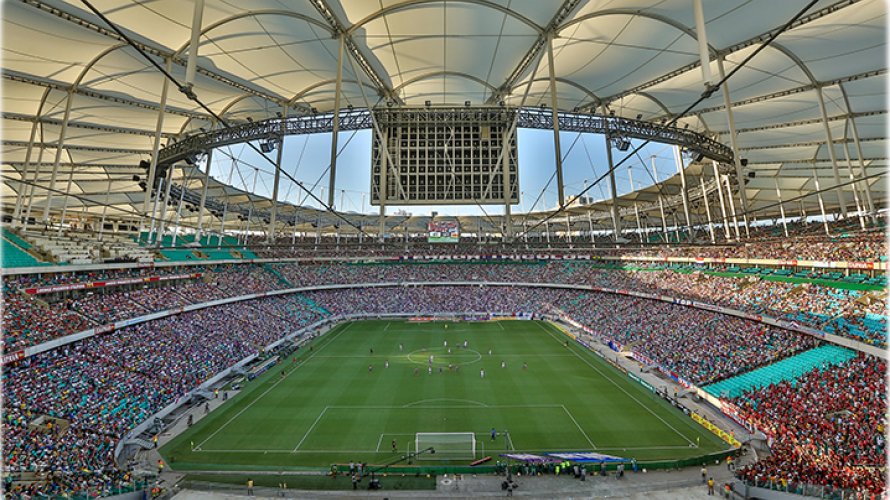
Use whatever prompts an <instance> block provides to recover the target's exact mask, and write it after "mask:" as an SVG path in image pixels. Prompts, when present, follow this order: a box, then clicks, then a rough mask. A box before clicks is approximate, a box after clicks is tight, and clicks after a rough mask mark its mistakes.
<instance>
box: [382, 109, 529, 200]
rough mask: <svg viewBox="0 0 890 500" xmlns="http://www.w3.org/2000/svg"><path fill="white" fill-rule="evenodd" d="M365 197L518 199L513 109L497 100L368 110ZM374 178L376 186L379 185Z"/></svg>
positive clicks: (392, 198)
mask: <svg viewBox="0 0 890 500" xmlns="http://www.w3.org/2000/svg"><path fill="white" fill-rule="evenodd" d="M373 113H374V120H375V121H376V122H377V126H378V128H379V130H380V134H377V133H376V131H375V132H374V140H373V141H372V142H373V150H372V154H371V204H373V205H380V204H381V202H382V203H383V204H385V205H475V204H482V205H485V204H488V205H493V204H504V203H506V202H510V203H511V204H516V203H519V176H518V173H517V169H518V165H517V155H516V129H515V127H514V122H515V121H516V110H515V109H510V108H502V107H477V108H471V107H454V108H443V107H426V108H401V107H393V108H378V109H375V110H374V111H373ZM381 186H382V187H383V189H381Z"/></svg>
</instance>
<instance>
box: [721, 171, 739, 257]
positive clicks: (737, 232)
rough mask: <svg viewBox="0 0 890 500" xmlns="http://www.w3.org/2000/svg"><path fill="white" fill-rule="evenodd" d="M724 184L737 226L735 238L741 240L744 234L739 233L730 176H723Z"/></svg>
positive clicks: (733, 224)
mask: <svg viewBox="0 0 890 500" xmlns="http://www.w3.org/2000/svg"><path fill="white" fill-rule="evenodd" d="M723 184H724V186H725V187H726V197H727V199H729V211H730V212H732V226H733V227H734V228H735V239H736V241H739V240H741V239H742V235H741V234H740V233H739V218H738V216H736V212H735V200H733V196H732V184H730V183H729V176H728V175H724V176H723Z"/></svg>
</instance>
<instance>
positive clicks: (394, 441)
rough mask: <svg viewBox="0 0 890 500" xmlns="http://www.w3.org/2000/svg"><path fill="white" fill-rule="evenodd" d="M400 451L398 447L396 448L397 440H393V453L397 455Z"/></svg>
mask: <svg viewBox="0 0 890 500" xmlns="http://www.w3.org/2000/svg"><path fill="white" fill-rule="evenodd" d="M397 451H398V447H397V446H396V440H395V439H393V440H392V452H393V453H396V452H397Z"/></svg>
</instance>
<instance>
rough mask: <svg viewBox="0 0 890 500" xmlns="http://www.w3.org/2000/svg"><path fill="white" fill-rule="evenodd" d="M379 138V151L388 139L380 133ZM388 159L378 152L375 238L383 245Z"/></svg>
mask: <svg viewBox="0 0 890 500" xmlns="http://www.w3.org/2000/svg"><path fill="white" fill-rule="evenodd" d="M381 136H382V139H381V143H382V144H383V145H384V146H383V148H381V149H385V148H386V144H387V143H388V140H389V138H388V137H387V133H386V132H381ZM388 158H389V155H388V154H384V152H383V151H381V152H380V188H379V193H378V194H379V198H380V220H379V222H378V229H377V237H378V238H380V243H383V242H384V240H385V239H386V201H387V199H386V198H387V196H388V195H389V189H388V187H387V185H386V183H387V179H386V174H387V170H389V165H387V159H388Z"/></svg>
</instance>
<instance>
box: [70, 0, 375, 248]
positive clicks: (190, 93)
mask: <svg viewBox="0 0 890 500" xmlns="http://www.w3.org/2000/svg"><path fill="white" fill-rule="evenodd" d="M81 2H83V4H84V5H86V6H87V8H89V9H90V10H91V11H92V12H93V13H94V14H96V15H97V16H98V17H99V18H100V19H102V21H104V22H105V23H106V24H107V25H108V26H109V27H110V28H111V29H112V30H114V32H115V33H117V34H118V35H119V36H120V37H121V38H123V39H124V40H125V41H126V42H127V44H129V45H130V46H131V47H133V49H135V50H136V51H137V52H138V53H139V54H140V55H141V56H142V57H143V58H145V60H147V61H148V62H149V63H150V64H151V65H152V66H154V67H155V69H157V70H158V71H159V72H160V73H161V74H163V75H164V76H165V77H166V78H167V79H168V80H170V81H171V82H173V84H175V85H176V87H177V88H178V89H179V91H180V92H182V93H183V95H185V96H186V97H187V98H188V99H189V100H191V101H194V102H195V103H196V104H197V105H198V106H200V107H201V109H203V110H204V111H206V112H207V113H208V114H209V115H210V116H212V117H213V118H214V119H216V120H217V121H218V122H219V123H221V124H222V125H223V126H224V127H225V128H232V126H231V125H229V122H227V121H226V120H225V119H224V118H222V117H221V116H219V115H218V114H216V112H214V111H213V110H212V109H210V108H209V107H208V106H207V105H206V104H204V102H203V101H201V100H200V99H199V98H198V96H197V95H196V94H195V93H194V91H193V90H192V89H191V87H188V86H185V85H182V84H180V83H179V81H178V80H177V79H176V77H174V76H173V75H171V74H170V73H169V72H168V71H167V70H166V69H164V68H163V67H162V66H161V65H160V64H158V62H157V61H155V60H154V59H152V57H151V56H149V55H148V54H147V53H146V52H145V51H144V50H142V48H141V47H139V46H138V45H137V44H136V43H135V42H133V40H132V39H130V37H129V36H127V35H126V34H125V33H124V32H123V31H122V30H121V29H120V28H119V27H118V26H117V25H116V24H114V23H113V22H111V20H109V19H108V18H107V17H105V15H104V14H102V12H100V11H99V9H97V8H96V7H95V6H94V5H93V4H92V3H90V1H89V0H81ZM196 49H197V47H192V50H196ZM334 112H335V113H336V112H339V110H334ZM283 143H284V138H283V137H282V144H283ZM247 145H248V146H249V147H250V148H251V149H253V150H254V151H255V152H256V153H257V154H259V155H260V156H261V157H263V158H264V159H265V160H266V161H268V162H269V163H270V164H272V165H274V166H275V168H276V169H278V170H279V171H280V172H281V173H282V174H284V175H285V176H286V177H287V178H288V179H290V180H291V181H293V182H297V180H296V179H294V178H293V177H292V176H291V175H290V174H288V173H287V172H286V171H285V170H284V169H281V168H278V165H277V163H276V162H275V161H273V160H272V159H271V158H269V157H268V156H266V154H265V153H263V152H262V151H260V149H259V148H257V147H256V146H254V145H253V144H251V143H250V142H248V143H247ZM297 185H298V186H299V187H300V189H303V190H304V191H306V192H307V194H308V195H309V196H310V197H311V198H312V199H314V200H315V201H317V202H318V203H319V205H321V206H322V207H324V208H325V210H326V211H328V212H330V213H332V214H334V216H336V217H337V218H338V219H340V220H342V221H344V222H346V224H348V225H350V226H352V227H353V228H355V229H356V230H357V231H358V232H360V233H362V234H364V235H365V236H368V237H370V235H368V234H367V233H365V232H364V231H362V229H361V228H360V227H359V226H356V225H355V224H353V223H352V222H351V221H350V220H349V219H347V218H346V217H344V216H343V215H341V214H339V213H338V212H337V211H336V210H334V209H333V208H331V207H330V206H329V205H328V204H327V203H325V202H324V201H322V200H321V199H320V198H318V197H317V196H315V194H314V193H312V192H310V191H308V190H306V188H304V187H303V186H302V185H301V184H299V183H298V184H297Z"/></svg>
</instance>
